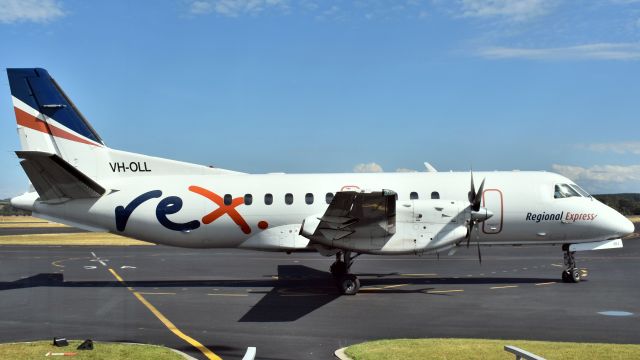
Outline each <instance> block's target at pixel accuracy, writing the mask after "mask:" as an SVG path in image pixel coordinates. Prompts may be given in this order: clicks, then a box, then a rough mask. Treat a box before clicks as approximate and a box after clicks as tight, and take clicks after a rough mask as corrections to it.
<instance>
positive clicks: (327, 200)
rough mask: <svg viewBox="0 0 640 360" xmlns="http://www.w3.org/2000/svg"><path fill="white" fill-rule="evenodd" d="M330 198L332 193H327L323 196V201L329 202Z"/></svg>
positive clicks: (331, 198)
mask: <svg viewBox="0 0 640 360" xmlns="http://www.w3.org/2000/svg"><path fill="white" fill-rule="evenodd" d="M331 200H333V193H330V192H329V193H327V195H325V197H324V201H326V202H327V204H331Z"/></svg>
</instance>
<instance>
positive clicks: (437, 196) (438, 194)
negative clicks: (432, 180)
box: [431, 191, 440, 200]
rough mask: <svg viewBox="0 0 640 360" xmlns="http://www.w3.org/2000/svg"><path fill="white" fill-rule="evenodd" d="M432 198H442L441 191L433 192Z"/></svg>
mask: <svg viewBox="0 0 640 360" xmlns="http://www.w3.org/2000/svg"><path fill="white" fill-rule="evenodd" d="M431 199H433V200H437V199H440V193H439V192H437V191H434V192H432V193H431Z"/></svg>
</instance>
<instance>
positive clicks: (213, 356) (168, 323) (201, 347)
mask: <svg viewBox="0 0 640 360" xmlns="http://www.w3.org/2000/svg"><path fill="white" fill-rule="evenodd" d="M109 271H110V272H111V274H112V275H113V276H114V277H115V278H116V280H118V281H119V282H120V283H121V284H122V285H124V286H127V283H126V282H125V281H124V279H122V278H121V277H120V275H118V273H117V272H115V270H113V269H112V268H109ZM127 289H129V291H131V292H132V293H133V295H134V296H135V297H136V299H138V300H139V301H140V302H141V303H142V304H143V305H144V306H146V307H147V309H149V311H151V313H152V314H153V315H155V316H156V317H157V318H158V320H160V322H162V323H163V324H164V326H166V327H167V329H169V330H170V331H171V332H172V333H174V335H176V336H177V337H179V338H180V339H182V340H184V341H186V342H187V343H189V344H190V345H191V346H193V347H195V348H196V349H198V350H199V351H200V352H201V353H202V354H203V355H204V356H206V357H207V359H210V360H222V358H221V357H219V356H218V355H216V354H214V353H213V351H211V350H209V349H208V348H207V347H205V346H204V345H202V344H201V343H200V342H199V341H198V340H196V339H194V338H192V337H190V336H189V335H187V334H185V333H183V332H182V331H181V330H180V329H178V328H177V327H176V326H175V325H174V324H173V323H172V322H171V321H170V320H169V319H167V317H166V316H164V315H163V314H162V313H161V312H160V311H159V310H158V309H157V308H156V307H155V306H153V305H152V304H151V303H150V302H148V301H147V299H145V298H144V296H142V294H140V293H139V292H137V291H135V290H133V288H131V287H129V286H127Z"/></svg>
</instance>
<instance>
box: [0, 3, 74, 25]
mask: <svg viewBox="0 0 640 360" xmlns="http://www.w3.org/2000/svg"><path fill="white" fill-rule="evenodd" d="M64 15H65V13H64V11H62V7H61V6H60V4H59V3H58V2H56V1H54V0H0V23H4V24H11V23H16V22H24V21H31V22H39V23H45V22H48V21H52V20H55V19H57V18H60V17H63V16H64Z"/></svg>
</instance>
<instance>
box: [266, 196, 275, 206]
mask: <svg viewBox="0 0 640 360" xmlns="http://www.w3.org/2000/svg"><path fill="white" fill-rule="evenodd" d="M264 204H265V205H271V204H273V195H271V194H264Z"/></svg>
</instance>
